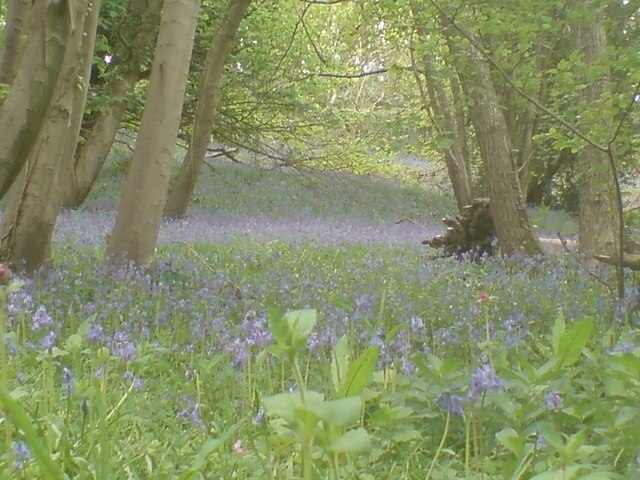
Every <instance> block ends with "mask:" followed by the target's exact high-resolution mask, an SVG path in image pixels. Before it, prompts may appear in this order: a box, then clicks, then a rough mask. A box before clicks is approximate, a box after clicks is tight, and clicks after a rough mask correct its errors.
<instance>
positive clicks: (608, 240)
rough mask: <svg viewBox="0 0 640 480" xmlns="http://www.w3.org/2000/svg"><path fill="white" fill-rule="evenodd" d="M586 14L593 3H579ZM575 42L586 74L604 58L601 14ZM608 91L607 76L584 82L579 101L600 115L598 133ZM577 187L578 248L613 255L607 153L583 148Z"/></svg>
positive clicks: (614, 219)
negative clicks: (578, 207)
mask: <svg viewBox="0 0 640 480" xmlns="http://www.w3.org/2000/svg"><path fill="white" fill-rule="evenodd" d="M582 5H583V7H584V8H585V9H586V10H585V11H587V12H592V9H590V7H589V5H592V2H587V1H585V2H582ZM575 38H576V41H577V45H578V48H579V50H580V53H582V59H583V62H584V64H585V70H588V69H589V67H590V66H593V65H597V64H598V63H599V62H600V61H601V60H602V58H603V56H604V55H605V54H606V50H607V34H606V30H605V28H604V25H603V14H602V11H600V10H596V11H595V13H594V14H593V17H591V19H586V20H585V21H584V22H583V23H580V24H578V25H577V26H576V27H575ZM608 89H609V82H608V77H607V74H605V75H604V76H601V77H600V78H598V79H597V80H594V81H589V82H587V84H586V86H585V88H584V89H583V91H582V98H583V100H584V102H585V104H586V105H587V106H588V107H589V108H593V109H597V111H599V112H600V114H599V115H598V116H597V118H595V119H594V122H598V123H599V127H600V128H599V130H606V129H608V128H610V127H611V125H612V118H611V116H609V115H607V112H610V111H611V106H610V105H609V104H608V102H607V101H606V100H605V99H604V97H605V96H606V93H607V92H608ZM578 169H579V179H578V182H579V183H578V184H579V187H580V211H579V224H580V226H579V231H578V237H579V248H580V252H581V253H582V254H583V255H585V256H586V257H588V258H592V257H593V256H594V255H595V254H602V255H614V256H615V255H616V251H617V249H616V247H617V245H616V234H615V232H616V231H617V229H618V224H619V221H620V214H619V211H618V208H617V207H616V201H615V198H616V197H615V186H614V185H613V182H612V180H611V171H610V169H609V158H608V156H607V154H606V153H604V152H602V151H599V150H597V149H596V148H594V147H593V146H591V145H586V146H584V147H583V148H582V150H580V152H578Z"/></svg>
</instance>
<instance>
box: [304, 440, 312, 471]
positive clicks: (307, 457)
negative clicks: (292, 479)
mask: <svg viewBox="0 0 640 480" xmlns="http://www.w3.org/2000/svg"><path fill="white" fill-rule="evenodd" d="M312 444H313V439H307V438H305V439H303V440H302V478H303V479H304V480H312V478H313V461H312V458H311V446H312Z"/></svg>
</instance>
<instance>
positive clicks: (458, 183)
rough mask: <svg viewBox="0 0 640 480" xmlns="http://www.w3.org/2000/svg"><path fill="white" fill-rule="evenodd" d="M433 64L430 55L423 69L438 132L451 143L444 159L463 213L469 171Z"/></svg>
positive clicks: (470, 195)
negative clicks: (428, 86)
mask: <svg viewBox="0 0 640 480" xmlns="http://www.w3.org/2000/svg"><path fill="white" fill-rule="evenodd" d="M434 61H435V60H434V59H433V57H432V56H431V55H429V54H425V55H424V63H423V68H424V71H425V75H426V76H427V82H428V83H429V85H430V88H429V96H430V97H431V105H432V109H433V113H434V116H435V118H436V123H437V125H438V130H439V131H440V134H441V135H445V136H446V137H447V139H448V140H449V141H450V142H451V145H450V146H449V147H447V148H445V152H444V156H445V161H446V165H447V172H448V174H449V179H450V180H451V185H452V186H453V193H454V195H455V198H456V202H457V204H458V210H460V211H462V209H463V207H465V206H466V205H470V204H471V200H473V186H472V183H471V171H470V169H469V162H468V159H467V158H466V157H465V152H464V140H463V139H461V138H460V137H459V136H458V135H457V133H458V132H459V129H458V127H457V125H456V124H455V117H454V115H453V113H452V112H453V106H452V105H451V103H450V102H449V98H448V96H447V93H446V91H445V88H444V84H443V82H442V80H441V79H440V78H439V74H438V72H437V71H436V70H435V67H434Z"/></svg>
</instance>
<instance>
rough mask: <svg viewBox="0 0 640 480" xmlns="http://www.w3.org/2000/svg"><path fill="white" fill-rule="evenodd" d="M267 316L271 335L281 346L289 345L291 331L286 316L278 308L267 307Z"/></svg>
mask: <svg viewBox="0 0 640 480" xmlns="http://www.w3.org/2000/svg"><path fill="white" fill-rule="evenodd" d="M267 316H268V317H269V330H271V335H273V338H274V339H275V341H276V342H277V343H278V345H280V346H285V345H286V344H287V336H288V334H289V329H288V327H287V322H286V321H285V320H284V316H283V314H282V313H281V311H280V310H279V309H278V308H277V307H273V306H269V307H267Z"/></svg>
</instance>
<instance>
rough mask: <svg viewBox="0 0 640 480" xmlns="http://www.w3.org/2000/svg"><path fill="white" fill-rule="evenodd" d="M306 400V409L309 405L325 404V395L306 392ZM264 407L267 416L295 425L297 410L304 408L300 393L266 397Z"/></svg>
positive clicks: (263, 400)
mask: <svg viewBox="0 0 640 480" xmlns="http://www.w3.org/2000/svg"><path fill="white" fill-rule="evenodd" d="M305 400H306V403H307V404H306V405H305V407H308V406H309V405H312V404H316V403H320V402H323V401H324V395H322V394H321V393H318V392H314V391H306V392H305ZM262 406H263V407H264V411H265V413H266V414H267V415H269V416H276V417H280V418H283V419H284V420H286V421H287V422H288V423H295V421H296V414H295V409H296V408H297V407H301V406H302V402H301V400H300V392H285V393H278V394H276V395H271V396H269V397H264V398H263V399H262Z"/></svg>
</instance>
